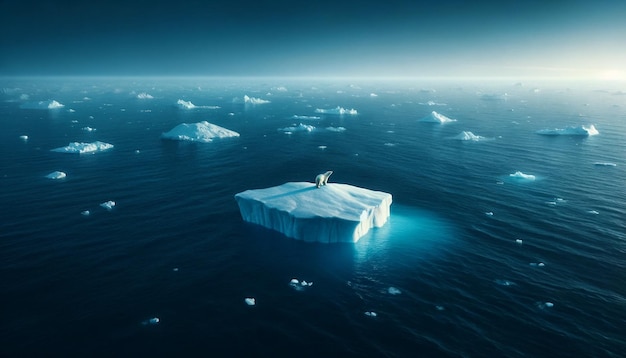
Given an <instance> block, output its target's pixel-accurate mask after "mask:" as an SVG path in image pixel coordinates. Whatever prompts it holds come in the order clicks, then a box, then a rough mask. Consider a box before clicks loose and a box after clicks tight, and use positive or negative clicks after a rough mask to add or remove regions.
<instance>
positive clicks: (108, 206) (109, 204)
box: [100, 200, 115, 210]
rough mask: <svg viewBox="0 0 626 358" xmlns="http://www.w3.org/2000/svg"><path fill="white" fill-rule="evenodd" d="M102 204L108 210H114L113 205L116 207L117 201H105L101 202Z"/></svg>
mask: <svg viewBox="0 0 626 358" xmlns="http://www.w3.org/2000/svg"><path fill="white" fill-rule="evenodd" d="M100 206H101V207H103V208H105V209H107V210H113V207H115V202H114V201H113V200H109V201H105V202H104V203H101V204H100Z"/></svg>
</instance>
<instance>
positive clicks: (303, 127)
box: [278, 123, 315, 133]
mask: <svg viewBox="0 0 626 358" xmlns="http://www.w3.org/2000/svg"><path fill="white" fill-rule="evenodd" d="M314 129H315V127H314V126H312V125H310V124H302V123H300V124H298V125H295V124H294V125H292V126H291V127H283V128H278V130H279V131H282V132H285V133H287V132H290V133H291V132H312V131H313V130H314Z"/></svg>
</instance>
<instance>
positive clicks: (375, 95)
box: [370, 92, 378, 97]
mask: <svg viewBox="0 0 626 358" xmlns="http://www.w3.org/2000/svg"><path fill="white" fill-rule="evenodd" d="M370 97H378V95H377V94H376V93H374V92H372V93H370Z"/></svg>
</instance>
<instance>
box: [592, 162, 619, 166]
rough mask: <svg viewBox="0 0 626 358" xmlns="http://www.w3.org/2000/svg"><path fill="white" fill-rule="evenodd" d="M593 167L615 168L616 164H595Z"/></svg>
mask: <svg viewBox="0 0 626 358" xmlns="http://www.w3.org/2000/svg"><path fill="white" fill-rule="evenodd" d="M593 165H595V166H597V167H616V166H617V164H615V163H611V162H595V163H593Z"/></svg>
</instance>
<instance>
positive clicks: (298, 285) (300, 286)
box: [289, 278, 313, 291]
mask: <svg viewBox="0 0 626 358" xmlns="http://www.w3.org/2000/svg"><path fill="white" fill-rule="evenodd" d="M289 286H291V288H293V289H294V290H296V291H302V290H304V289H305V288H306V287H311V286H313V282H307V281H305V280H302V281H300V280H298V279H297V278H292V279H291V281H289Z"/></svg>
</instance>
